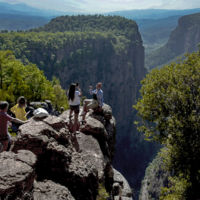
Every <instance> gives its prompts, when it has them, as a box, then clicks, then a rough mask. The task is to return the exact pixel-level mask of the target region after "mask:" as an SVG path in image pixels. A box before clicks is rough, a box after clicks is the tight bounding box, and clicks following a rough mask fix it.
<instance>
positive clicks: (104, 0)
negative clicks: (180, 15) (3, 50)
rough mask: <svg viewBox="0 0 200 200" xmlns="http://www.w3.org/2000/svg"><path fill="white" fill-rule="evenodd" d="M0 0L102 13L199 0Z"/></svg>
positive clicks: (198, 3) (185, 5) (199, 4)
mask: <svg viewBox="0 0 200 200" xmlns="http://www.w3.org/2000/svg"><path fill="white" fill-rule="evenodd" d="M0 2H7V3H14V4H16V3H26V4H28V5H30V6H33V7H35V8H42V9H44V8H46V9H53V10H59V11H74V12H86V13H104V12H112V11H119V10H133V9H146V8H157V9H191V8H200V0H28V1H27V0H0Z"/></svg>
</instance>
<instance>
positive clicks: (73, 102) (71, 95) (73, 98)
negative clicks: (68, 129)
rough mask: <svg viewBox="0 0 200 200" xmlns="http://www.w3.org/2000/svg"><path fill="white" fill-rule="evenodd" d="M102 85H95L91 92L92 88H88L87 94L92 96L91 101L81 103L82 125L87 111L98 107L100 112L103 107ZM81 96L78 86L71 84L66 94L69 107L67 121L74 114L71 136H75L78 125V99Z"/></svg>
mask: <svg viewBox="0 0 200 200" xmlns="http://www.w3.org/2000/svg"><path fill="white" fill-rule="evenodd" d="M101 87H102V83H101V82H99V83H97V84H96V89H95V90H93V91H92V86H89V92H90V94H91V95H93V99H85V100H84V101H83V111H82V113H81V114H80V116H82V120H81V121H82V123H84V122H85V116H86V114H87V112H88V110H89V109H90V108H91V109H94V108H97V107H99V108H100V110H101V109H102V106H103V91H102V90H101ZM82 95H83V93H82V91H81V89H80V88H79V84H78V83H77V84H74V83H72V84H71V85H70V88H69V92H68V100H69V105H70V112H69V119H71V118H72V113H73V112H74V115H75V116H74V125H73V134H76V130H77V124H78V115H79V111H80V109H79V108H80V98H79V97H81V96H82Z"/></svg>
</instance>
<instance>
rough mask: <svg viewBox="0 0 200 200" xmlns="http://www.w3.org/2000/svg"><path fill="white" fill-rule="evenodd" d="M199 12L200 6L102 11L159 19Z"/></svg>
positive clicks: (130, 16) (135, 17)
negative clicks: (194, 7)
mask: <svg viewBox="0 0 200 200" xmlns="http://www.w3.org/2000/svg"><path fill="white" fill-rule="evenodd" d="M198 12H200V8H196V9H187V10H164V9H143V10H123V11H115V12H110V13H104V15H105V16H107V15H112V16H113V15H119V16H122V17H126V18H128V19H133V20H136V19H161V18H167V17H170V16H175V15H181V16H183V15H188V14H193V13H198Z"/></svg>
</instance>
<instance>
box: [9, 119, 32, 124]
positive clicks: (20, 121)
mask: <svg viewBox="0 0 200 200" xmlns="http://www.w3.org/2000/svg"><path fill="white" fill-rule="evenodd" d="M11 122H15V123H18V124H25V123H27V122H28V121H22V120H20V119H17V118H13V119H11Z"/></svg>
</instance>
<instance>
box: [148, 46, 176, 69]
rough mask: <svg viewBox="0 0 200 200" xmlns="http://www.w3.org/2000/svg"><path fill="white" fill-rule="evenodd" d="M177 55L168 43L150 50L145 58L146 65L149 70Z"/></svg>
mask: <svg viewBox="0 0 200 200" xmlns="http://www.w3.org/2000/svg"><path fill="white" fill-rule="evenodd" d="M175 57H176V54H175V53H173V52H172V51H171V50H170V49H169V48H168V47H167V46H166V45H165V46H163V47H161V48H159V49H157V50H155V51H153V52H150V53H149V54H148V55H146V58H145V67H146V68H147V69H148V70H151V69H153V68H155V67H157V66H159V65H162V64H164V63H166V62H167V61H169V60H171V59H173V58H175Z"/></svg>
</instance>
